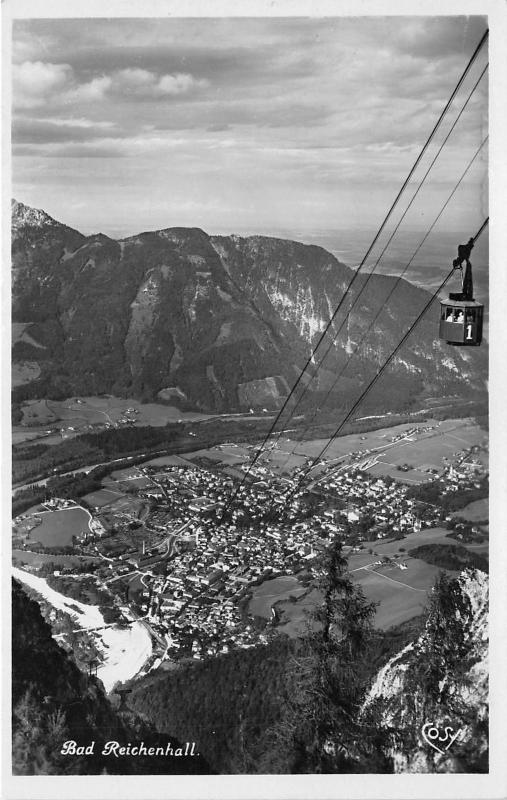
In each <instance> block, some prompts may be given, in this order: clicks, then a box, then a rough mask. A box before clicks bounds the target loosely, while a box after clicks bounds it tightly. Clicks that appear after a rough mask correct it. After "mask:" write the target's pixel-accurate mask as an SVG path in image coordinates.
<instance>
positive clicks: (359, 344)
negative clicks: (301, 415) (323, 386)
mask: <svg viewBox="0 0 507 800" xmlns="http://www.w3.org/2000/svg"><path fill="white" fill-rule="evenodd" d="M488 138H489V136H485V138H484V139H483V140H482V142H481V144H480V145H479V147H478V148H477V150H476V151H475V153H474V155H473V157H472V159H471V160H470V161H469V163H468V165H467V167H466V169H465V170H464V172H463V173H462V174H461V176H460V178H459V180H458V182H457V183H456V185H455V186H454V188H453V190H452V192H451V193H450V195H449V197H448V198H447V200H446V201H445V203H444V205H443V206H442V208H441V209H440V211H439V212H438V214H437V216H436V217H435V219H434V220H433V222H432V224H431V226H430V228H429V229H428V231H427V232H426V234H425V235H424V238H423V239H422V240H421V242H420V243H419V245H418V246H417V248H416V249H415V251H414V252H413V253H412V255H411V257H410V260H409V261H408V262H407V264H406V265H405V266H404V268H403V270H402V272H401V273H400V274H399V275H398V276H397V278H396V280H395V282H394V284H393V286H392V288H391V291H390V292H389V294H388V296H387V297H386V299H385V300H384V301H383V303H382V306H381V307H380V308H379V310H378V312H377V314H376V315H375V317H374V318H373V320H372V321H371V322H370V324H369V325H368V327H367V329H366V331H365V332H364V333H363V335H362V336H361V339H360V340H359V342H358V343H357V345H356V348H355V350H354V351H353V352H352V353H351V354H350V356H349V358H348V359H347V361H346V362H345V364H344V366H343V367H342V369H341V370H340V372H339V373H338V375H337V376H336V378H335V379H334V381H333V383H332V384H331V386H330V388H329V389H328V391H327V393H326V395H325V397H324V399H323V400H322V403H321V406H320V408H318V409H316V410H315V411H314V412H313V415H312V417H311V419H310V422H309V423H308V425H306V427H305V428H304V430H303V435H302V439H303V440H304V437H305V434H306V433H308V431H309V430H310V428H311V426H312V423H313V422H314V420H315V417H316V416H317V414H318V412H319V411H320V410H321V408H322V407H323V406H325V404H326V401H327V400H328V398H329V396H330V395H331V393H332V392H333V390H334V388H335V386H336V384H337V383H338V381H339V379H340V378H341V377H342V376H343V374H344V372H345V370H346V369H347V367H348V366H349V364H350V362H351V360H352V358H353V357H354V355H355V354H356V353H357V351H358V350H359V347H360V346H361V344H362V343H363V342H364V341H365V339H366V338H367V336H368V334H369V333H370V331H371V330H372V328H373V326H374V325H375V322H376V321H377V320H378V318H379V316H380V315H381V314H382V312H383V310H384V308H385V307H386V306H387V304H388V303H389V301H390V299H391V297H392V296H393V294H394V292H395V291H396V289H397V288H398V286H399V284H400V282H401V280H402V279H403V276H404V275H405V274H406V272H407V270H408V268H409V267H410V265H411V264H412V262H413V260H414V258H415V257H416V256H417V254H418V253H419V251H420V249H421V247H422V246H423V244H424V243H425V241H426V239H427V238H428V237H429V235H430V234H431V232H432V230H433V229H434V227H435V225H436V224H437V222H438V221H439V219H440V217H441V216H442V214H443V213H444V211H445V209H446V208H447V206H448V205H449V203H450V202H451V200H452V198H453V197H454V195H455V194H456V192H457V190H458V188H459V186H460V185H461V183H462V181H463V180H464V178H465V176H466V175H467V173H468V171H469V170H470V169H471V167H472V165H473V163H474V162H475V159H476V158H477V156H478V155H479V153H480V152H481V150H482V148H483V147H484V145H485V144H486V142H487V141H488ZM275 444H276V443H275ZM298 444H299V442H298V443H296V444H295V446H294V448H293V449H292V450H291V451H290V452H289V453H288V455H287V458H286V459H285V461H284V463H283V465H282V469H283V467H284V466H285V464H286V463H287V461H288V460H289V458H290V457H291V455H293V454H294V452H295V450H296V449H297V446H298ZM272 449H273V448H271V449H270V450H268V451H267V452H271V450H272Z"/></svg>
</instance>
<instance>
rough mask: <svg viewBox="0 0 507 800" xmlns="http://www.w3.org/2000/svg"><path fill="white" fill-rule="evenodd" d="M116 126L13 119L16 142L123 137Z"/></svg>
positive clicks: (30, 142)
mask: <svg viewBox="0 0 507 800" xmlns="http://www.w3.org/2000/svg"><path fill="white" fill-rule="evenodd" d="M122 135H123V134H122V132H121V131H119V130H115V129H114V126H111V125H108V124H107V123H105V124H94V123H92V122H89V121H85V123H84V124H83V120H78V121H77V122H73V121H72V120H65V121H64V120H61V121H58V122H54V121H51V120H40V119H18V120H14V121H13V125H12V141H13V142H14V143H15V144H52V143H56V142H89V141H92V140H96V139H103V138H104V137H105V136H108V137H111V136H115V137H121V136H122Z"/></svg>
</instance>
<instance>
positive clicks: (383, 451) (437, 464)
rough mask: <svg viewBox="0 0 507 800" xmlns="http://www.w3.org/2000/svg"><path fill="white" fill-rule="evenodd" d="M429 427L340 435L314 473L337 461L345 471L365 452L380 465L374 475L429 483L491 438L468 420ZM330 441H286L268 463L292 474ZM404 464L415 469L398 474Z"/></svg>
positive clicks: (433, 422)
mask: <svg viewBox="0 0 507 800" xmlns="http://www.w3.org/2000/svg"><path fill="white" fill-rule="evenodd" d="M420 424H421V423H420ZM424 426H425V427H426V426H432V427H433V430H428V431H423V432H421V433H418V434H410V435H408V434H407V431H409V430H411V429H413V428H414V427H415V425H414V424H413V423H410V424H408V423H404V424H402V425H396V426H395V427H393V428H381V429H379V430H376V431H369V432H368V433H362V434H351V435H348V436H341V437H338V438H337V439H335V440H334V441H333V442H332V443H331V445H330V447H329V449H328V450H327V451H326V453H325V456H324V461H323V463H322V466H318V467H317V468H316V469H315V470H314V471H313V473H312V475H314V476H315V477H318V475H319V474H320V473H321V472H322V470H323V469H324V467H325V466H326V465H327V466H330V465H332V463H333V461H336V462H337V467H338V468H339V466H340V464H341V463H342V459H344V457H345V456H347V455H348V454H349V453H352V452H354V453H357V454H361V453H364V455H365V461H366V459H367V458H368V456H370V457H371V460H372V462H373V461H375V462H376V463H374V464H372V466H369V467H364V468H365V469H366V471H368V472H369V473H370V474H371V475H390V476H391V477H393V478H395V479H396V480H399V481H402V482H407V483H423V482H425V481H427V480H428V477H429V473H428V471H429V470H430V469H435V470H438V471H441V469H442V459H443V458H444V457H445V458H448V459H450V460H451V459H452V457H453V454H455V453H457V452H459V451H460V450H463V449H464V448H467V447H471V446H472V445H481V444H483V443H484V442H485V441H486V439H487V434H486V433H485V432H484V431H483V430H481V428H479V426H478V425H476V424H475V423H474V422H472V421H471V420H467V419H457V420H452V419H449V420H444V421H443V422H438V421H437V420H427V421H426V422H424ZM403 434H405V435H404V436H403ZM400 435H402V436H403V438H400V439H399V440H398V441H397V442H392V441H391V439H392V438H393V437H397V436H400ZM327 441H328V440H327V439H311V440H308V441H305V442H295V441H292V440H290V439H287V438H284V437H281V438H280V439H279V441H278V442H277V446H276V449H273V451H272V452H271V453H270V454H269V455H268V456H267V458H266V461H269V462H270V464H271V466H272V467H273V468H274V469H276V470H277V471H279V472H285V473H287V472H290V471H291V470H292V469H294V467H297V466H301V464H302V463H303V462H304V460H305V459H306V458H311V459H313V458H315V457H316V456H317V455H319V454H320V452H321V451H322V449H323V448H324V446H325V445H326V443H327ZM347 463H348V460H347ZM402 464H407V465H408V466H410V467H412V469H409V470H408V471H407V472H402V471H400V470H398V469H397V467H398V465H402Z"/></svg>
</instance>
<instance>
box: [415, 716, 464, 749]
mask: <svg viewBox="0 0 507 800" xmlns="http://www.w3.org/2000/svg"><path fill="white" fill-rule="evenodd" d="M421 733H422V735H423V739H424V741H425V742H426V743H427V744H429V746H430V747H433V749H434V750H436V751H437V752H438V753H441V754H442V755H445V754H446V752H447V751H448V749H449V747H450V746H451V744H453V743H454V742H455V741H456V739H457V738H458V736H459V735H460V734H461V733H462V730H461V728H458V730H457V731H456V733H454V728H452V727H451V726H450V725H445V727H442V728H439V727H438V726H437V725H435V724H434V723H433V722H426V723H425V724H424V725H423V726H422V729H421Z"/></svg>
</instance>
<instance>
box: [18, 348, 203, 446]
mask: <svg viewBox="0 0 507 800" xmlns="http://www.w3.org/2000/svg"><path fill="white" fill-rule="evenodd" d="M34 363H35V362H34ZM25 371H26V370H25ZM18 372H19V370H18ZM22 374H24V373H20V375H22ZM129 409H131V410H130V411H129ZM21 410H22V413H23V417H22V424H21V425H18V426H15V428H14V438H13V440H14V443H16V444H18V443H20V442H23V441H29V440H31V439H33V438H35V437H36V436H37V437H41V436H43V437H44V442H45V443H46V444H56V443H57V442H60V441H61V433H62V432H63V434H64V436H65V437H71V436H77V434H79V433H84V432H85V431H87V430H90V426H94V425H104V424H106V423H108V424H109V425H113V424H115V423H117V422H119V420H121V419H123V420H125V419H127V420H132V421H133V422H134V424H135V425H137V426H143V425H152V426H154V427H160V426H163V425H167V424H168V423H174V422H195V421H200V420H205V419H209V415H206V414H196V413H193V412H188V411H180V410H179V409H178V408H176V407H175V406H170V405H163V404H162V403H140V402H139V401H138V400H134V399H133V398H126V399H125V398H119V397H113V396H111V395H107V396H105V397H79V398H69V399H67V400H45V399H44V400H29V401H27V402H25V403H23V405H22V407H21ZM48 428H51V429H55V428H56V429H57V430H56V432H53V433H52V434H51V433H48V432H47V431H48ZM72 428H73V429H74V430H71V429H72Z"/></svg>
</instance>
